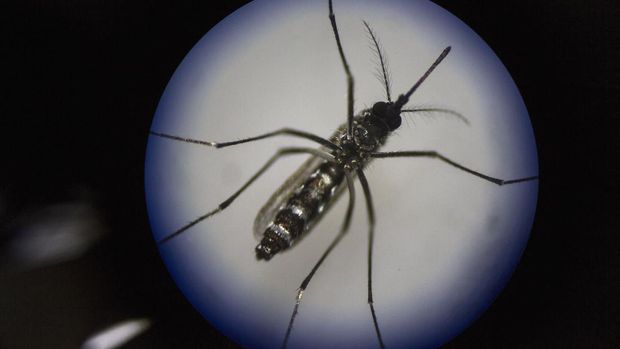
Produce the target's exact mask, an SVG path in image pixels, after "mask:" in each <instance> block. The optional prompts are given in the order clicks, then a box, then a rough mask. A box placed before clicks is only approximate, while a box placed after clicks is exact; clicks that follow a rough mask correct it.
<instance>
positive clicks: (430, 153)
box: [370, 150, 538, 185]
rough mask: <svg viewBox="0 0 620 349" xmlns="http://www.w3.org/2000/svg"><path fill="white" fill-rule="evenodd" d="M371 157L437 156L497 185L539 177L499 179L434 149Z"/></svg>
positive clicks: (374, 154) (380, 154)
mask: <svg viewBox="0 0 620 349" xmlns="http://www.w3.org/2000/svg"><path fill="white" fill-rule="evenodd" d="M370 156H371V157H373V158H398V157H427V158H435V159H439V160H441V161H443V162H445V163H447V164H449V165H451V166H454V167H456V168H458V169H459V170H463V171H465V172H468V173H471V174H473V175H474V176H476V177H480V178H482V179H485V180H487V181H489V182H492V183H495V184H497V185H505V184H513V183H519V182H526V181H532V180H535V179H538V176H531V177H524V178H517V179H510V180H505V179H499V178H494V177H491V176H487V175H485V174H483V173H480V172H477V171H474V170H472V169H470V168H467V167H465V166H463V165H461V164H458V163H456V162H454V161H452V160H450V159H448V158H447V157H445V156H443V155H441V154H439V153H438V152H436V151H434V150H418V151H393V152H384V153H371V154H370Z"/></svg>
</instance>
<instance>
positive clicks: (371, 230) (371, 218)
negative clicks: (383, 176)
mask: <svg viewBox="0 0 620 349" xmlns="http://www.w3.org/2000/svg"><path fill="white" fill-rule="evenodd" d="M357 177H358V178H359V180H360V184H361V185H362V189H363V190H364V198H365V199H366V210H367V211H368V305H369V306H370V313H371V315H372V322H373V324H374V326H375V331H376V333H377V340H378V341H379V345H380V346H381V348H385V344H383V338H382V337H381V331H380V330H379V321H378V320H377V314H376V313H375V306H374V304H375V303H374V300H373V298H372V252H373V249H374V241H375V209H374V206H373V203H372V196H371V195H370V186H369V185H368V181H367V180H366V176H365V175H364V172H363V171H362V170H361V169H358V170H357Z"/></svg>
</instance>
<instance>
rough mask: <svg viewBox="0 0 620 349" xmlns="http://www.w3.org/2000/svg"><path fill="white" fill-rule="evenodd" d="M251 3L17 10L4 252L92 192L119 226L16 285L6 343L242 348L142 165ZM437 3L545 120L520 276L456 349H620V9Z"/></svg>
mask: <svg viewBox="0 0 620 349" xmlns="http://www.w3.org/2000/svg"><path fill="white" fill-rule="evenodd" d="M241 3H242V2H239V1H229V2H226V3H225V4H221V5H211V4H207V2H206V1H196V2H193V1H176V2H170V3H165V2H152V1H145V0H134V1H118V0H109V1H102V0H93V1H75V0H72V1H68V0H63V1H54V2H45V1H34V0H28V1H21V2H16V3H14V4H9V6H8V7H7V3H6V2H5V3H4V4H3V5H0V6H2V7H4V9H0V28H1V29H2V30H1V31H0V40H1V41H0V42H1V46H0V49H1V51H0V62H1V63H2V64H1V66H0V69H1V71H2V75H1V76H2V83H1V84H0V86H1V90H0V135H1V136H0V138H1V142H2V143H1V145H2V148H1V150H0V154H1V155H2V158H1V163H2V168H1V170H0V195H1V196H0V197H1V198H3V201H2V202H3V204H1V202H0V208H1V209H0V229H1V230H0V234H1V235H0V248H7V246H8V245H7V244H8V241H10V240H11V238H12V235H13V234H15V229H14V227H15V225H16V223H15V222H16V221H18V220H19V219H20V217H23V215H24V214H25V213H24V212H26V213H27V212H32V211H33V210H36V209H37V208H39V207H44V206H46V205H51V204H55V203H58V202H64V201H67V200H74V199H75V198H76V197H77V196H79V194H77V192H79V190H78V189H76V188H87V190H88V192H89V193H90V194H89V195H90V196H89V197H90V199H91V200H93V202H94V203H95V205H96V207H97V208H98V209H99V210H100V212H102V214H103V217H104V222H105V225H106V227H107V230H106V231H107V234H106V236H105V238H104V239H103V241H102V242H101V243H99V244H98V245H97V246H96V247H95V248H94V249H93V250H91V251H90V252H89V253H88V254H87V255H85V256H84V257H82V258H80V259H77V260H73V261H70V262H65V263H62V264H58V265H53V266H48V267H44V268H38V269H35V270H30V271H27V272H19V273H17V272H11V271H10V270H9V271H3V272H2V273H0V296H1V297H2V299H3V301H2V302H0V307H1V308H0V347H2V348H4V347H6V348H24V347H28V348H43V347H45V348H49V347H52V348H73V347H79V345H80V344H81V343H82V342H83V341H84V339H85V338H87V337H88V336H89V335H91V334H92V333H93V332H95V331H96V330H98V329H100V328H101V327H105V326H108V325H109V324H111V323H113V322H115V321H120V320H124V319H126V318H128V317H142V316H147V317H150V318H152V319H154V321H155V322H154V326H153V328H152V329H151V330H149V331H148V332H147V333H145V334H143V335H142V336H140V337H138V338H136V339H134V340H133V341H132V342H130V343H129V344H128V345H127V347H129V348H173V347H175V348H194V347H207V346H212V347H234V344H233V343H232V342H231V341H229V340H228V339H226V338H225V337H223V336H221V335H219V334H218V333H217V332H216V331H215V330H213V329H212V328H211V327H210V326H209V325H208V323H207V322H206V321H204V320H203V319H202V318H201V317H200V315H199V314H198V313H196V312H195V311H194V310H193V309H192V308H191V306H190V305H189V304H188V303H187V302H186V301H185V300H184V298H183V297H182V295H181V294H180V293H179V292H178V291H177V289H176V286H175V285H174V283H173V282H172V281H171V279H170V277H169V276H168V274H167V272H166V270H165V268H164V266H163V264H162V262H161V261H160V259H159V256H158V254H157V249H156V246H155V243H154V242H153V240H152V238H151V235H150V230H149V226H148V221H147V216H146V210H145V203H144V193H143V164H144V152H145V146H146V141H147V133H148V129H149V126H150V122H151V118H152V115H153V114H154V111H155V108H156V106H157V102H158V100H159V98H160V96H161V94H162V92H163V90H164V88H165V86H166V84H167V82H168V80H169V79H170V77H171V75H172V74H173V72H174V69H175V68H176V67H177V65H178V64H179V62H180V61H181V60H182V58H183V57H184V56H185V55H186V54H187V52H188V51H189V50H190V49H191V47H192V46H193V45H194V44H195V43H196V42H197V41H198V40H199V39H200V38H201V37H202V36H203V35H204V34H205V33H206V32H207V31H208V30H209V29H210V28H211V27H212V26H214V25H215V24H216V23H217V22H218V21H220V20H221V19H222V18H224V17H225V16H226V15H227V14H229V13H230V12H232V11H233V10H235V9H236V8H238V7H239V6H240V4H241ZM437 3H438V4H440V5H441V6H442V7H444V8H446V9H448V10H449V11H450V12H452V13H453V14H455V15H456V16H457V17H459V18H461V19H462V20H463V21H464V22H466V23H467V24H468V25H469V26H471V27H472V29H474V31H476V32H477V33H478V34H479V35H480V36H481V37H482V38H483V39H484V40H485V41H487V43H488V44H489V45H490V46H491V47H492V48H493V49H494V51H495V52H496V54H497V55H498V56H499V57H500V59H501V60H502V61H503V62H504V64H505V65H506V66H507V67H508V70H509V71H510V73H511V74H512V77H513V79H514V80H515V82H516V83H517V85H518V87H519V88H520V90H521V93H522V95H523V98H524V99H525V102H526V105H527V106H528V110H529V112H530V116H531V118H532V123H533V126H534V131H535V134H536V138H537V142H538V149H539V161H540V177H541V179H540V196H539V204H538V211H537V217H536V220H535V223H534V229H533V232H532V236H531V239H530V242H529V245H528V247H527V249H526V251H525V254H524V256H523V259H522V262H521V264H520V265H519V267H518V268H517V270H516V272H515V274H514V276H513V278H512V279H511V281H510V283H509V284H508V286H507V288H506V289H505V291H504V292H503V293H502V294H501V295H500V296H499V298H498V299H497V300H496V302H495V303H494V304H493V305H492V306H491V308H490V309H489V311H487V312H486V313H485V314H484V315H483V316H482V317H481V318H480V319H479V320H478V321H477V322H476V323H475V324H474V325H473V326H472V327H471V328H469V329H468V330H467V331H465V332H464V333H463V334H461V335H460V336H459V337H457V338H455V339H454V340H453V341H451V342H450V343H448V344H447V345H446V348H469V347H477V348H487V347H488V348H613V347H620V326H618V325H619V323H618V322H619V321H618V319H619V318H620V312H619V308H620V307H619V304H618V296H617V294H619V293H618V292H619V291H620V288H619V287H618V286H619V283H618V270H620V263H619V260H620V258H619V255H620V247H619V245H618V244H617V241H618V240H619V239H617V238H616V234H617V232H618V231H619V229H618V226H619V224H618V219H617V218H616V216H617V213H618V208H619V206H620V205H618V203H617V199H618V187H619V184H618V183H619V180H618V179H619V176H620V166H619V165H618V155H617V153H618V148H619V146H620V142H619V140H618V139H620V138H619V137H618V133H619V131H620V127H619V126H618V124H619V123H618V122H617V120H618V118H619V117H620V116H619V115H618V110H619V109H618V108H617V100H618V95H619V93H618V92H619V90H620V89H619V86H620V84H619V83H618V81H619V79H618V78H619V75H620V73H619V72H618V70H617V69H616V68H617V67H616V64H615V63H616V62H618V59H619V58H620V57H618V53H619V52H620V50H619V46H620V36H619V35H618V34H619V33H620V30H619V29H620V28H619V21H618V18H620V5H618V4H617V3H616V2H613V1H602V0H596V1H574V0H570V1H569V0H564V1H555V0H554V1H479V2H476V5H475V6H474V5H472V4H471V2H469V1H447V0H446V1H443V0H442V1H437ZM326 23H327V20H326Z"/></svg>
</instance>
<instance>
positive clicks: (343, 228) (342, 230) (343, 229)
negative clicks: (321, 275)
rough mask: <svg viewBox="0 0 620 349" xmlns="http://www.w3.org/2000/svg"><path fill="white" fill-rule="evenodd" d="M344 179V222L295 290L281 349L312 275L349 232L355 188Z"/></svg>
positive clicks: (347, 176) (348, 179)
mask: <svg viewBox="0 0 620 349" xmlns="http://www.w3.org/2000/svg"><path fill="white" fill-rule="evenodd" d="M346 178H347V186H348V187H349V206H347V213H346V214H345V216H344V222H343V223H342V226H341V227H340V232H339V233H338V235H336V237H335V238H334V240H333V241H332V242H331V244H329V246H328V247H327V250H325V252H323V255H322V256H321V258H320V259H319V260H318V262H316V264H315V265H314V267H313V268H312V270H311V271H310V273H309V274H308V275H307V276H306V278H305V279H304V281H303V282H302V283H301V285H300V286H299V289H298V290H297V297H296V298H295V307H294V308H293V314H292V315H291V319H290V321H289V323H288V328H287V329H286V335H285V336H284V341H283V342H282V348H286V345H287V343H288V339H289V338H290V336H291V331H292V330H293V322H294V321H295V317H296V316H297V312H298V310H299V304H300V303H301V298H302V297H303V294H304V291H305V290H306V288H307V287H308V284H310V280H311V279H312V277H313V276H314V273H316V271H317V270H318V269H319V267H320V266H321V264H322V263H323V261H324V260H325V258H327V256H328V255H329V253H330V252H331V251H332V250H333V249H334V247H336V245H338V243H339V242H340V240H342V238H343V237H344V236H345V234H346V233H347V231H348V230H349V225H350V223H351V217H352V215H353V207H354V206H355V187H354V186H353V178H352V177H351V176H350V175H349V174H348V173H347V174H346Z"/></svg>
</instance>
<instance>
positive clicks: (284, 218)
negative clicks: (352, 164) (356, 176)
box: [256, 160, 345, 259]
mask: <svg viewBox="0 0 620 349" xmlns="http://www.w3.org/2000/svg"><path fill="white" fill-rule="evenodd" d="M318 163H319V164H318V165H315V166H313V167H312V171H311V172H310V174H309V175H308V176H307V177H306V179H305V181H303V182H302V183H301V184H299V185H298V186H297V187H296V188H295V190H294V191H293V192H292V193H291V194H290V196H288V198H287V199H286V200H285V203H284V204H283V205H282V206H280V207H279V208H278V209H277V210H275V211H274V215H273V219H272V220H270V222H269V223H268V226H267V227H266V229H265V230H264V234H262V235H263V236H262V240H261V243H260V244H259V245H258V246H257V247H256V253H257V257H258V258H259V259H260V258H264V259H269V258H271V256H273V255H274V254H276V253H278V252H279V251H281V250H284V249H286V248H288V247H290V246H291V245H292V244H293V243H294V242H295V241H296V240H297V239H299V238H300V237H301V235H302V234H303V233H305V232H306V231H308V230H309V229H310V228H312V226H314V224H315V223H316V222H317V221H318V220H319V219H320V217H321V214H322V213H323V211H324V210H325V209H326V208H327V207H329V205H330V204H331V203H332V200H333V199H334V197H335V195H336V194H337V193H338V191H339V188H340V186H341V184H342V182H343V180H344V178H345V175H344V172H343V170H342V168H340V167H339V166H337V165H335V164H333V163H329V162H326V161H324V160H320V161H318ZM258 220H259V219H258V218H257V221H258Z"/></svg>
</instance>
